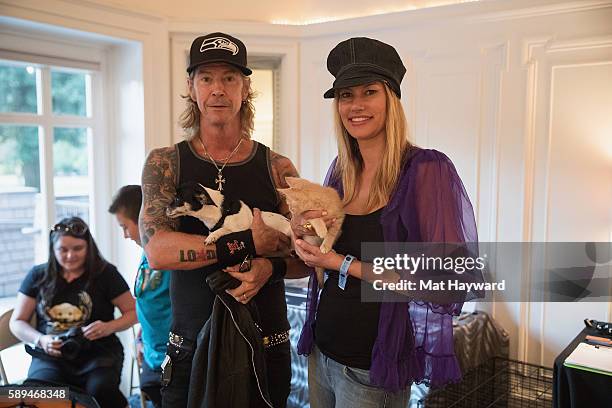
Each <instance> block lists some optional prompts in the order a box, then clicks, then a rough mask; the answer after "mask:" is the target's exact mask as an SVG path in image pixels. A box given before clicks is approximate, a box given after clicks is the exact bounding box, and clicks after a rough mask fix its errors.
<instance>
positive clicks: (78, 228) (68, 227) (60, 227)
mask: <svg viewBox="0 0 612 408" xmlns="http://www.w3.org/2000/svg"><path fill="white" fill-rule="evenodd" d="M87 230H88V228H87V225H85V224H83V223H82V222H78V221H74V222H69V223H63V222H59V223H57V224H55V225H54V226H53V228H51V232H63V233H69V234H72V235H75V236H77V237H82V236H84V235H85V234H86V233H87Z"/></svg>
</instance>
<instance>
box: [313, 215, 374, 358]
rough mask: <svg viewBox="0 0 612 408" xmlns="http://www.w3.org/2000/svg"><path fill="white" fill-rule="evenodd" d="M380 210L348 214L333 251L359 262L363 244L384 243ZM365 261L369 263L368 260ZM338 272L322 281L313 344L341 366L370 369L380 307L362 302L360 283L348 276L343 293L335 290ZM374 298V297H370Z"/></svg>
mask: <svg viewBox="0 0 612 408" xmlns="http://www.w3.org/2000/svg"><path fill="white" fill-rule="evenodd" d="M382 211H383V210H382V208H381V209H379V210H377V211H374V212H373V213H370V214H366V215H350V214H347V215H346V218H345V219H344V222H343V223H342V235H340V237H339V238H338V240H337V241H336V244H335V245H334V250H335V251H336V252H338V253H339V254H343V255H347V254H350V255H353V256H354V257H355V258H357V259H359V260H363V259H362V255H361V243H362V242H383V241H384V237H383V230H382V226H381V224H380V216H381V214H382ZM364 261H371V260H370V259H368V260H364ZM338 275H339V273H338V272H337V271H333V272H331V273H330V275H329V278H328V279H327V280H326V281H325V285H324V286H323V291H322V292H321V299H320V301H319V307H318V309H317V319H316V323H315V342H316V344H317V346H318V347H319V349H320V350H321V352H323V354H325V355H327V356H328V357H330V358H332V359H334V360H335V361H337V362H338V363H340V364H344V365H346V366H349V367H356V368H361V369H364V370H369V369H370V364H371V360H372V348H373V347H374V342H375V341H376V337H377V336H378V318H379V315H380V303H378V302H362V301H361V280H359V279H357V278H354V277H352V276H349V277H348V279H347V282H346V286H345V288H344V290H342V289H340V288H339V287H338ZM364 290H367V291H369V292H370V298H372V299H374V298H376V297H377V296H379V293H376V292H375V291H374V289H372V286H371V285H367V286H365V287H364ZM372 296H375V297H372Z"/></svg>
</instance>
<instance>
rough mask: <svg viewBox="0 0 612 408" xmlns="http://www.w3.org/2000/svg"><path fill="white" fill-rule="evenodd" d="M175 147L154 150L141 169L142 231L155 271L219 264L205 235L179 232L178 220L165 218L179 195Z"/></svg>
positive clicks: (140, 220) (213, 247) (214, 251)
mask: <svg viewBox="0 0 612 408" xmlns="http://www.w3.org/2000/svg"><path fill="white" fill-rule="evenodd" d="M177 154H178V153H177V151H176V149H175V148H174V146H171V147H165V148H161V149H155V150H153V151H151V153H150V154H149V157H147V160H146V162H145V165H144V168H143V170H142V194H143V198H142V208H141V211H140V219H139V228H140V236H141V238H142V244H143V247H144V249H145V252H146V253H147V259H148V261H149V265H150V266H151V268H153V269H196V268H200V267H202V266H205V265H210V264H213V263H216V262H217V252H216V248H215V246H214V245H205V244H204V239H205V238H206V237H204V236H202V235H193V234H185V233H182V232H177V231H176V229H177V227H178V220H176V219H171V218H169V217H168V216H166V208H168V207H169V205H170V203H171V202H172V200H173V199H174V196H175V195H176V183H177V175H178V157H177Z"/></svg>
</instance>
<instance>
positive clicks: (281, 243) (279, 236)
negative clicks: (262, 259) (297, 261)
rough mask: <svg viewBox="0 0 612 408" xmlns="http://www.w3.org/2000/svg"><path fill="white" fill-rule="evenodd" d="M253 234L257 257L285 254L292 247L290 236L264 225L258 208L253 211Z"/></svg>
mask: <svg viewBox="0 0 612 408" xmlns="http://www.w3.org/2000/svg"><path fill="white" fill-rule="evenodd" d="M251 233H252V234H253V243H254V244H255V251H256V252H257V255H261V256H265V255H272V254H276V253H279V252H285V251H288V250H289V245H291V239H290V238H289V237H288V236H286V235H285V234H283V233H281V232H280V231H277V230H275V229H274V228H272V227H269V226H267V225H266V224H265V223H264V221H263V218H261V211H260V210H259V209H258V208H255V209H253V223H252V224H251Z"/></svg>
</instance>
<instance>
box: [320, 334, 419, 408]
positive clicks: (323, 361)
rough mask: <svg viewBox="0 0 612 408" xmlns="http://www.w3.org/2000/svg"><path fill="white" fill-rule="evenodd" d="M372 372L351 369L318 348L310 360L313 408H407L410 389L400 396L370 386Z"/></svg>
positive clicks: (399, 394) (400, 393)
mask: <svg viewBox="0 0 612 408" xmlns="http://www.w3.org/2000/svg"><path fill="white" fill-rule="evenodd" d="M370 384H371V383H370V372H369V371H368V370H362V369H359V368H353V367H348V366H345V365H343V364H340V363H338V362H336V361H334V360H332V359H331V358H329V357H327V356H326V355H324V354H323V353H321V351H320V350H319V349H318V347H316V346H315V347H314V348H313V350H312V353H311V354H310V356H309V357H308V389H309V394H310V407H311V408H406V407H408V400H409V399H410V388H407V389H405V390H404V391H400V392H398V393H390V392H386V391H385V390H383V389H382V388H378V387H375V386H373V385H370Z"/></svg>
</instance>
